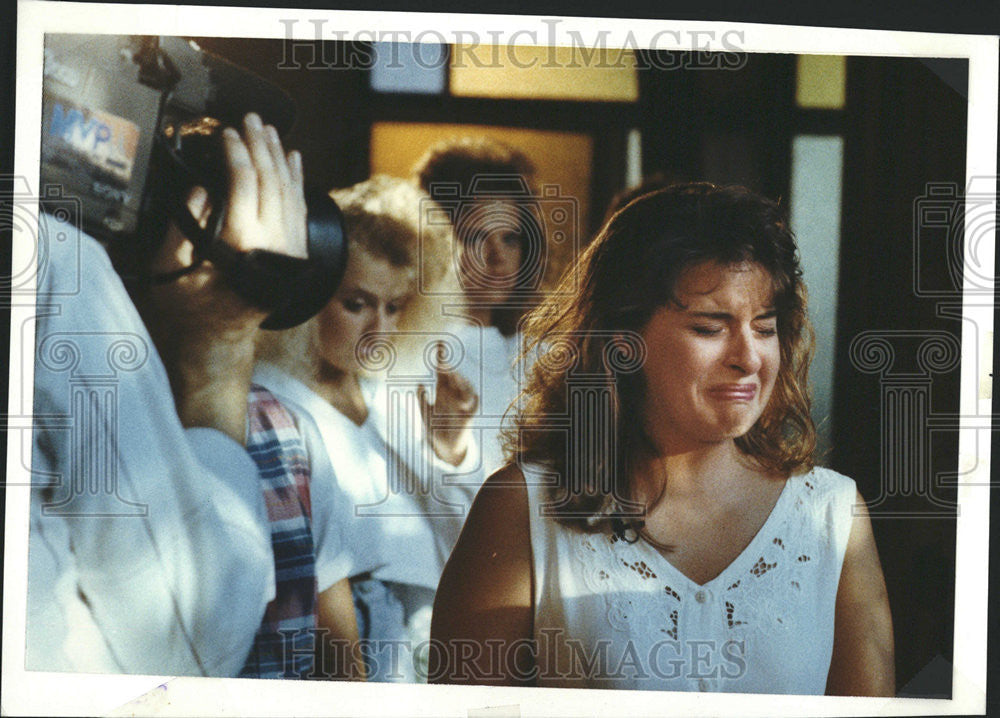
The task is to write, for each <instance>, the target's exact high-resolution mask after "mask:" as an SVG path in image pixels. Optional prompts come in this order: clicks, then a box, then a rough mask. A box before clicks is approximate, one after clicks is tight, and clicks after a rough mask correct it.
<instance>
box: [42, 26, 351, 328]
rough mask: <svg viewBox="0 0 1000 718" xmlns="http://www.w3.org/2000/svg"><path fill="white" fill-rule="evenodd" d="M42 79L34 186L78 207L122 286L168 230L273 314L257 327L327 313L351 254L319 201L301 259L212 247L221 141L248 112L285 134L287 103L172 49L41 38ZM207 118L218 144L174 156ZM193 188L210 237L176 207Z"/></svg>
mask: <svg viewBox="0 0 1000 718" xmlns="http://www.w3.org/2000/svg"><path fill="white" fill-rule="evenodd" d="M44 73H45V74H44V82H43V89H42V98H43V103H42V104H43V108H42V123H43V124H42V153H41V177H42V184H43V185H51V186H59V187H62V188H64V189H65V192H66V194H67V195H72V196H76V197H79V199H80V201H81V206H82V212H81V221H82V226H83V230H84V231H85V232H87V233H88V234H90V235H92V236H94V237H95V238H97V239H99V240H101V241H103V242H105V243H108V244H111V245H114V246H115V248H116V250H117V254H119V255H121V256H125V257H127V258H128V261H127V263H126V265H127V269H126V271H125V272H123V274H124V273H128V272H129V271H131V270H132V269H134V268H136V267H138V268H139V271H140V272H141V268H142V266H143V264H144V261H145V260H146V259H148V258H149V257H150V256H152V255H153V254H154V253H155V251H156V250H157V249H158V247H159V246H160V244H161V242H162V240H163V236H164V230H165V228H166V222H167V221H168V220H169V219H173V220H175V221H176V222H177V223H178V225H179V226H180V227H181V229H182V230H183V231H184V232H185V234H186V235H187V236H188V238H189V239H191V241H192V242H193V243H194V245H195V251H196V255H197V256H198V259H199V260H200V261H204V260H208V261H211V262H212V263H213V264H214V265H215V266H216V268H217V269H218V270H219V271H220V272H221V273H222V274H223V276H224V277H225V278H226V279H228V280H229V281H230V284H231V285H232V286H233V288H234V289H235V290H236V291H237V293H239V294H240V295H241V296H242V297H243V298H244V299H245V300H246V301H248V302H249V303H251V304H253V305H255V306H258V307H260V308H261V309H264V310H266V311H269V312H270V313H271V314H270V316H269V317H268V318H267V319H266V320H265V322H264V323H263V324H262V326H263V327H265V328H271V329H281V328H286V327H290V326H294V325H295V324H298V323H300V322H302V321H305V320H306V319H308V318H309V317H310V316H312V315H313V314H315V313H316V312H317V311H319V310H320V309H321V308H322V307H323V306H324V305H325V304H326V302H327V301H328V300H329V298H330V297H331V296H332V295H333V293H334V292H335V291H336V288H337V285H338V284H339V281H340V278H341V276H342V275H343V271H344V268H345V266H346V248H347V243H346V238H345V236H344V233H343V223H342V218H341V216H340V212H339V210H338V209H337V207H336V204H335V203H334V202H333V200H332V199H331V198H330V197H329V196H328V195H326V193H323V192H311V193H309V194H308V195H307V205H308V219H307V222H308V233H309V238H308V255H309V256H308V259H305V260H301V259H294V258H292V257H287V256H285V255H279V254H276V253H272V252H264V251H255V252H248V253H241V252H237V251H235V250H232V249H231V248H229V247H228V245H225V243H224V242H222V241H221V240H219V239H218V237H217V234H218V230H219V228H220V224H221V221H220V220H221V216H222V208H223V207H224V206H225V190H226V186H227V177H226V172H227V170H226V165H225V162H224V159H223V158H224V155H223V153H222V150H221V136H220V135H221V129H222V128H223V127H224V126H226V125H231V126H237V127H238V126H239V125H240V122H241V121H242V118H243V116H244V115H245V114H246V113H247V112H251V111H252V112H256V113H257V114H258V115H260V116H261V118H262V120H263V122H264V123H265V124H270V125H273V126H274V127H275V129H277V130H278V133H279V134H284V133H286V132H287V131H288V129H289V128H290V127H291V125H292V121H293V119H294V105H293V103H292V100H291V98H290V97H289V96H288V95H287V94H286V93H285V92H283V91H282V90H281V89H279V88H278V87H276V86H274V85H272V84H271V83H269V82H267V81H265V80H263V79H262V78H260V77H257V76H256V75H254V74H252V73H250V72H248V71H247V70H244V69H242V68H240V67H237V66H236V65H233V64H232V63H229V62H227V61H225V60H223V59H221V58H217V57H215V56H212V55H210V54H208V53H205V52H204V51H202V50H201V49H200V48H199V47H198V46H197V45H196V44H195V43H193V42H190V41H186V40H184V39H182V38H176V37H162V38H159V37H141V36H139V37H127V36H115V35H65V34H59V35H47V36H46V41H45V69H44ZM203 118H204V119H205V120H211V121H212V123H213V125H212V126H213V127H217V129H218V132H214V133H210V134H209V135H207V136H203V137H201V138H196V139H195V140H192V141H191V142H185V143H184V144H183V145H182V144H181V143H180V142H179V139H180V133H179V130H178V128H180V127H181V126H183V125H185V123H192V122H199V121H201V120H202V119H203ZM195 184H200V185H203V186H204V187H205V188H206V189H207V190H208V192H209V197H210V199H211V203H212V206H213V208H214V210H213V218H212V220H210V223H209V226H208V227H207V228H206V230H201V229H200V228H199V227H198V226H197V223H194V222H192V221H191V217H190V214H189V213H188V212H187V210H186V208H184V207H183V205H184V201H183V200H184V197H185V196H186V194H187V191H188V190H189V189H190V187H192V186H194V185H195ZM213 222H214V223H213ZM147 279H148V278H147Z"/></svg>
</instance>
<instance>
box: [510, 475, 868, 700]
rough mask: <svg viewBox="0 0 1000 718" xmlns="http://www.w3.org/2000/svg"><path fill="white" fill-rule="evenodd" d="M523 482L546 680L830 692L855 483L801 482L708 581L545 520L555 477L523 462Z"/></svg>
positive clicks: (656, 556)
mask: <svg viewBox="0 0 1000 718" xmlns="http://www.w3.org/2000/svg"><path fill="white" fill-rule="evenodd" d="M524 476H525V481H526V484H527V489H528V500H529V508H530V524H531V548H532V554H533V557H532V561H533V570H534V581H535V585H534V600H535V615H534V620H535V629H534V633H535V640H536V641H537V645H538V680H537V683H538V685H540V686H559V687H568V688H584V687H589V688H620V689H652V690H669V691H722V692H735V693H791V694H803V695H805V694H817V695H820V694H822V693H823V692H824V691H825V689H826V678H827V672H828V671H829V668H830V657H831V654H832V650H833V620H834V607H835V603H836V596H837V586H838V584H839V581H840V569H841V566H842V564H843V560H844V551H845V549H846V547H847V539H848V537H849V535H850V531H851V522H852V514H853V512H852V507H853V505H854V503H855V484H854V481H853V480H852V479H849V478H847V477H846V476H843V475H841V474H838V473H836V472H834V471H831V470H829V469H824V468H816V469H813V470H812V471H810V472H809V473H806V474H802V475H799V476H793V477H791V478H790V479H789V480H788V482H787V483H786V484H785V487H784V489H783V490H782V493H781V495H780V496H779V497H778V500H777V502H776V503H775V505H774V508H773V509H772V511H771V514H770V515H769V517H768V518H767V520H766V521H765V523H764V525H763V526H762V527H761V528H760V530H759V531H758V533H757V534H756V536H754V538H753V539H752V540H751V541H750V543H749V544H748V545H747V547H746V549H744V551H743V552H742V553H741V554H740V555H739V556H738V557H737V558H736V559H735V560H734V561H733V562H732V563H731V564H729V566H728V567H726V568H725V569H724V570H723V571H722V573H720V574H719V575H718V576H716V577H715V578H714V579H712V580H711V581H708V582H707V583H705V584H703V585H698V584H696V583H694V582H693V581H692V580H691V579H689V578H687V576H685V575H684V574H682V573H681V572H680V571H678V570H677V569H675V568H674V567H673V566H672V565H671V564H670V562H669V561H667V559H666V558H665V557H664V556H663V554H661V553H660V552H659V551H657V550H656V549H655V548H653V547H652V546H651V545H649V544H648V543H646V542H645V541H644V540H642V539H639V540H638V541H636V542H635V543H629V542H628V541H626V540H624V539H622V538H619V537H617V536H615V535H613V534H611V533H607V532H598V533H586V532H583V531H580V530H577V529H574V528H570V527H567V526H564V525H562V524H560V523H557V522H556V521H555V520H554V519H552V518H549V517H545V516H543V515H542V513H541V511H540V510H539V509H540V507H541V505H542V504H544V503H547V502H549V501H551V498H550V496H549V493H548V491H547V489H546V483H547V482H546V479H545V475H544V473H543V472H542V471H540V469H539V467H531V466H526V467H524ZM549 484H550V482H549Z"/></svg>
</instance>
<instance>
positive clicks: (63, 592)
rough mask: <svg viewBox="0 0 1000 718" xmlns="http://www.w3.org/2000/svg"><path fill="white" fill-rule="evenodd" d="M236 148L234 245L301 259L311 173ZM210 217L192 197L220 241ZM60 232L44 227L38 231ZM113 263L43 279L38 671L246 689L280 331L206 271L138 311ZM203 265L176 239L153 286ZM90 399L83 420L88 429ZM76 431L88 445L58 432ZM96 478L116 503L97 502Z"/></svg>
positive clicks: (84, 256)
mask: <svg viewBox="0 0 1000 718" xmlns="http://www.w3.org/2000/svg"><path fill="white" fill-rule="evenodd" d="M223 144H224V150H225V158H226V164H227V166H228V172H229V184H228V196H227V197H226V199H225V202H226V208H225V209H226V212H225V219H224V221H223V225H222V228H221V233H220V237H221V239H222V240H223V241H224V242H226V243H227V244H229V245H230V247H232V248H235V249H237V250H241V251H249V250H251V249H265V250H270V251H273V252H278V253H282V254H286V255H290V256H293V257H304V256H305V254H306V238H307V235H306V223H305V217H306V207H305V201H304V200H303V191H302V166H301V158H300V157H299V155H298V153H297V152H290V153H288V154H287V155H286V154H285V152H284V150H283V149H282V147H281V144H280V140H279V139H278V135H277V132H276V131H275V130H274V128H273V127H270V126H264V125H263V124H262V122H261V119H260V118H259V117H258V116H257V115H255V114H249V115H247V116H246V118H245V120H244V124H243V131H242V137H241V135H240V133H238V132H237V131H236V130H234V129H232V128H229V129H226V130H225V131H224V133H223ZM152 181H156V178H155V177H154V178H152ZM208 205H209V202H208V195H207V192H206V191H205V190H204V189H202V188H194V189H193V190H192V191H191V193H190V195H189V197H188V208H189V209H190V210H191V212H192V215H193V216H194V217H200V218H201V220H202V221H203V222H204V221H205V220H206V219H207V215H208V212H209V209H210V208H209V206H208ZM57 225H58V220H56V219H55V218H54V217H52V216H48V215H43V217H42V219H41V227H40V231H41V232H42V233H43V234H45V233H48V234H53V233H55V231H56V230H57ZM108 249H111V248H110V247H108V248H105V247H103V246H102V245H101V244H100V243H98V242H97V241H96V240H94V239H92V238H91V237H89V236H86V235H80V239H79V243H76V242H75V241H69V242H66V241H62V242H49V247H48V250H49V251H48V254H47V256H46V257H45V259H46V263H45V265H44V266H43V267H41V268H40V269H41V271H40V275H39V276H40V279H39V286H38V307H39V312H38V313H39V318H38V320H37V326H36V342H37V346H36V350H37V354H36V356H37V357H38V360H37V365H36V370H35V408H34V412H35V415H36V421H37V425H36V428H35V432H34V446H33V458H32V471H33V474H34V483H33V485H32V505H31V511H32V514H31V534H30V555H29V574H28V620H27V637H26V638H27V658H26V667H27V668H29V669H34V670H49V671H87V672H111V673H151V674H172V675H210V676H226V675H229V676H231V675H236V674H237V673H238V672H239V671H240V669H241V667H242V666H243V663H244V661H245V660H246V657H247V653H248V651H249V650H250V647H251V645H252V643H253V641H254V636H255V632H256V631H257V629H258V627H259V626H260V625H261V619H262V617H263V616H264V612H265V607H266V606H267V604H268V602H269V601H270V600H271V599H272V598H273V596H274V592H275V569H274V557H273V555H272V549H271V536H270V531H269V525H268V519H267V516H266V514H265V504H264V501H263V498H262V492H261V486H260V480H259V478H258V468H257V466H256V465H255V463H254V460H253V459H252V458H251V456H250V455H249V454H248V453H247V451H246V448H245V446H244V443H245V441H246V436H247V422H248V416H247V397H248V393H249V391H250V377H251V373H252V365H253V352H254V340H255V337H256V335H257V333H258V332H259V329H258V327H259V325H260V324H261V321H262V320H263V319H264V318H265V316H266V313H265V312H264V311H263V310H260V309H257V308H254V307H252V306H250V305H249V304H248V303H247V302H245V301H244V300H242V299H241V298H240V297H239V296H237V294H236V293H235V292H234V291H233V290H232V289H230V288H229V286H227V284H226V282H225V281H224V278H223V277H222V275H221V274H220V273H219V272H218V271H217V270H216V269H215V268H213V266H212V265H211V264H210V263H203V264H201V265H200V266H199V267H198V268H197V269H196V270H194V271H192V272H189V273H187V274H184V275H183V276H180V277H179V278H177V279H176V280H175V281H172V282H169V283H164V284H149V285H147V286H141V287H139V289H138V290H137V291H134V292H133V296H131V297H130V295H129V293H128V292H127V291H126V289H125V285H124V284H123V282H122V280H121V278H120V277H119V276H118V275H117V274H116V272H115V270H114V269H113V267H112V263H111V262H110V261H109V256H108V253H107V250H108ZM193 254H194V252H193V248H192V244H191V242H190V241H189V240H188V239H187V238H186V237H185V236H184V235H182V234H181V232H180V231H179V230H178V229H177V227H176V226H175V225H173V224H171V225H170V227H169V229H168V230H167V237H166V240H165V241H164V243H163V244H162V247H161V248H160V250H159V252H158V253H157V254H156V256H155V257H154V258H153V260H152V266H151V270H152V271H153V272H170V271H173V270H176V269H178V268H182V267H185V266H189V265H191V264H192V259H193ZM78 263H79V264H78ZM77 273H78V274H77ZM77 277H82V282H80V286H79V288H78V291H75V290H74V289H73V287H75V284H74V282H76V281H79V280H78V279H77ZM74 291H75V293H74ZM67 293H70V294H72V296H69V297H66V298H61V297H62V295H65V294H67ZM133 302H134V303H133ZM100 362H104V366H103V370H102V368H101V367H99V366H98V364H99V363H100ZM108 365H110V367H109V366H108ZM109 369H111V372H110V374H109V371H108V370H109ZM102 371H103V373H102ZM109 377H112V378H113V381H110V382H109ZM81 396H83V397H84V399H83V400H82V401H83V402H84V404H85V406H86V410H85V411H82V412H81V411H75V410H74V406H76V405H75V404H74V403H73V402H79V401H81V399H80V397H81ZM107 396H113V402H112V403H111V405H110V406H109V405H103V404H101V401H102V400H103V399H102V397H107ZM67 416H70V417H80V418H82V419H86V421H84V422H83V423H84V424H85V425H84V426H83V427H80V426H77V425H75V424H74V425H73V426H72V427H71V430H67V427H66V426H65V424H63V425H60V424H59V422H58V420H56V421H54V422H50V421H48V420H47V418H51V417H67ZM88 472H89V473H88ZM93 476H98V477H100V478H101V483H102V489H103V490H101V491H93V490H91V491H86V490H81V489H80V484H78V481H80V482H82V481H83V480H86V479H91V478H92V477H93Z"/></svg>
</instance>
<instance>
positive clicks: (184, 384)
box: [139, 113, 307, 443]
mask: <svg viewBox="0 0 1000 718" xmlns="http://www.w3.org/2000/svg"><path fill="white" fill-rule="evenodd" d="M223 143H224V149H225V156H226V163H227V167H228V171H229V192H228V197H227V200H226V202H227V206H226V214H225V220H224V222H223V225H222V228H221V230H220V234H219V236H220V238H221V239H222V240H223V241H225V242H227V243H228V244H230V245H231V246H233V247H234V248H236V249H239V250H241V251H249V250H252V249H266V250H270V251H273V252H280V253H283V254H288V255H291V256H294V257H306V256H307V249H306V238H307V235H306V232H307V230H306V204H305V199H304V195H303V189H302V186H303V179H302V160H301V157H300V155H299V153H298V152H295V151H292V152H289V153H287V154H286V153H285V151H284V149H283V148H282V146H281V142H280V140H279V139H278V134H277V132H276V131H275V130H274V128H273V127H270V126H266V127H265V126H262V125H261V121H260V118H259V117H258V116H257V115H255V114H252V113H251V114H249V115H247V116H246V118H245V119H244V123H243V137H242V138H241V137H240V134H239V133H238V132H236V130H234V129H232V128H227V129H226V130H225V131H224V132H223ZM154 181H155V178H154ZM187 205H188V209H189V210H190V211H191V214H192V216H194V217H196V218H198V220H199V222H200V223H201V224H202V226H205V224H206V223H207V221H208V217H209V215H210V213H211V206H210V204H209V197H208V192H207V191H206V190H205V189H204V188H202V187H195V188H194V189H192V190H191V193H190V194H189V196H188V202H187ZM194 254H195V253H194V246H193V245H192V244H191V242H190V241H189V240H188V239H187V238H186V237H185V236H184V235H183V234H182V233H181V231H180V230H179V229H178V228H177V227H176V225H175V224H173V223H171V224H170V227H169V229H168V230H167V237H166V241H165V242H164V243H163V246H162V248H161V250H160V252H159V253H158V255H157V256H156V257H155V259H154V261H153V264H152V266H151V270H152V272H153V273H154V274H165V273H169V272H172V271H174V270H177V269H180V268H183V267H188V266H190V265H192V264H193V263H194V262H195V256H194ZM139 303H140V307H141V309H142V313H143V318H144V320H145V322H146V325H147V326H148V327H149V330H150V333H151V334H152V336H153V339H154V341H155V342H156V345H157V349H158V350H159V353H160V356H161V357H162V358H163V362H164V365H165V366H166V369H167V373H168V375H169V376H170V383H171V388H172V390H173V393H174V398H175V400H176V402H177V411H178V414H179V415H180V419H181V422H182V423H183V424H184V425H185V426H208V427H213V428H217V429H219V430H221V431H223V432H225V433H227V434H229V435H230V436H232V437H233V438H234V439H236V440H237V441H239V442H240V443H243V442H244V441H245V433H246V426H245V422H246V402H247V394H248V392H249V387H250V376H251V374H252V372H253V362H254V342H255V338H256V336H257V333H258V332H259V331H260V329H259V327H260V323H261V322H262V321H263V320H264V319H265V318H266V317H267V312H266V311H264V310H261V309H259V308H256V307H253V306H251V305H250V304H248V303H247V302H246V301H244V300H243V299H241V298H240V297H239V296H238V295H237V294H236V293H235V292H234V291H233V290H232V289H231V288H230V287H229V286H228V284H227V283H226V281H225V280H224V278H223V277H222V275H221V274H220V273H219V272H218V271H217V270H216V269H215V268H213V267H212V265H211V264H210V263H207V262H206V263H204V264H202V265H201V266H199V267H198V268H197V269H196V270H195V271H192V272H190V273H188V274H185V275H184V276H181V277H179V278H178V279H176V280H175V281H172V282H169V283H166V284H158V285H153V286H151V287H150V288H149V291H148V294H147V296H145V297H142V298H140V302H139Z"/></svg>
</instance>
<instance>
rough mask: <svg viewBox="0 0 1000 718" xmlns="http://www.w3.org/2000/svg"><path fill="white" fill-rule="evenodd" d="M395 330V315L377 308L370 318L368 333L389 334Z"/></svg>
mask: <svg viewBox="0 0 1000 718" xmlns="http://www.w3.org/2000/svg"><path fill="white" fill-rule="evenodd" d="M395 329H396V315H395V313H394V312H389V311H388V310H387V309H386V308H385V307H379V308H378V309H377V310H376V311H375V313H374V314H373V316H372V320H371V325H370V326H369V328H368V331H370V332H391V331H393V330H395Z"/></svg>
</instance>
